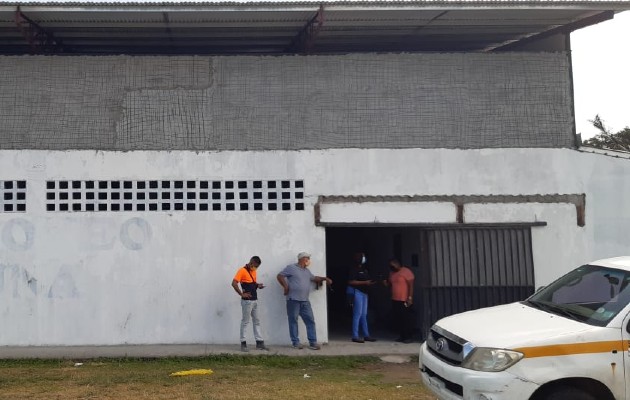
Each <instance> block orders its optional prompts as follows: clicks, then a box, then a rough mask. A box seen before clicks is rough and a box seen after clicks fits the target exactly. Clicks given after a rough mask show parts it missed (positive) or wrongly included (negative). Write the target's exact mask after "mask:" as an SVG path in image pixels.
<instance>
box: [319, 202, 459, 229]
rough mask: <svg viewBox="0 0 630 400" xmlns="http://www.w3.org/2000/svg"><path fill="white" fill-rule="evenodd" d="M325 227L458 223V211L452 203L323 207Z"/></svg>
mask: <svg viewBox="0 0 630 400" xmlns="http://www.w3.org/2000/svg"><path fill="white" fill-rule="evenodd" d="M320 210H321V218H320V222H322V223H356V222H361V223H375V224H376V223H381V224H383V223H390V224H391V223H401V224H406V223H407V224H413V223H455V221H456V215H457V209H456V207H455V205H454V204H453V203H440V202H434V201H427V202H408V203H407V202H388V201H384V202H365V203H324V204H322V205H321V208H320Z"/></svg>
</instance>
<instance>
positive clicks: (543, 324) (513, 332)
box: [436, 303, 597, 349]
mask: <svg viewBox="0 0 630 400" xmlns="http://www.w3.org/2000/svg"><path fill="white" fill-rule="evenodd" d="M436 325H438V326H439V327H440V328H442V329H445V330H447V331H449V332H451V333H453V334H455V335H457V336H459V337H460V338H462V339H464V340H466V341H468V342H470V343H472V344H473V345H475V346H476V347H498V348H504V349H514V348H518V347H527V346H529V345H534V344H538V343H540V342H541V341H545V340H551V339H560V338H561V337H562V336H564V335H571V336H575V334H576V333H580V332H586V331H590V330H594V329H597V327H594V326H591V325H588V324H584V323H582V322H578V321H573V320H571V319H568V318H565V317H561V316H559V315H555V314H551V313H547V312H545V311H542V310H538V309H535V308H532V307H529V306H526V305H523V304H521V303H512V304H506V305H501V306H496V307H489V308H482V309H479V310H474V311H468V312H465V313H462V314H457V315H453V316H450V317H446V318H443V319H441V320H439V321H438V322H437V323H436Z"/></svg>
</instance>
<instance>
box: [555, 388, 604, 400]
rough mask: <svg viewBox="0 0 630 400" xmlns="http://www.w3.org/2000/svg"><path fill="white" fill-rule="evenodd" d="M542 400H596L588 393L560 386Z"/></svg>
mask: <svg viewBox="0 0 630 400" xmlns="http://www.w3.org/2000/svg"><path fill="white" fill-rule="evenodd" d="M544 400H597V399H596V398H595V397H593V396H592V395H591V394H590V393H587V392H584V391H582V390H580V389H576V388H574V387H569V386H561V387H559V388H557V389H555V390H554V391H553V392H551V393H550V394H549V395H547V396H546V397H545V398H544Z"/></svg>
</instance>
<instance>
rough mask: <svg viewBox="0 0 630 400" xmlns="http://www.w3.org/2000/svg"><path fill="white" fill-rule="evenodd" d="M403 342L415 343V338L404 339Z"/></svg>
mask: <svg viewBox="0 0 630 400" xmlns="http://www.w3.org/2000/svg"><path fill="white" fill-rule="evenodd" d="M402 342H403V343H404V344H409V343H413V339H404V340H403V341H402Z"/></svg>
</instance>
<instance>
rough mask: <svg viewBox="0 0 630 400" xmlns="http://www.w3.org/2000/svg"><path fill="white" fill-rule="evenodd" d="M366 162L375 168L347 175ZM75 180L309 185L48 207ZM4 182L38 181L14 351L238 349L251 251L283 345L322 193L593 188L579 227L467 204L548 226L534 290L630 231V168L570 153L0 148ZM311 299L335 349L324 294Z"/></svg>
mask: <svg viewBox="0 0 630 400" xmlns="http://www.w3.org/2000/svg"><path fill="white" fill-rule="evenodd" d="M359 163H361V164H362V165H363V171H364V173H362V174H356V173H354V172H353V171H352V170H348V169H347V166H349V165H357V164H359ZM64 178H66V179H131V180H134V179H147V180H148V179H223V180H225V179H303V180H304V184H305V193H306V199H305V203H306V211H291V212H253V211H250V212H244V211H243V212H241V211H238V212H231V213H229V212H198V211H197V212H171V213H165V212H119V213H111V212H107V213H51V212H46V211H45V181H46V180H53V179H64ZM0 179H2V180H7V179H26V180H27V181H28V191H27V200H28V202H27V212H26V213H0V268H1V273H0V326H1V327H2V329H0V345H11V346H15V345H24V346H26V345H108V344H159V343H168V344H186V343H217V344H221V343H233V342H235V341H236V340H238V329H239V320H240V307H239V299H238V297H237V296H236V294H235V293H234V292H233V290H232V288H231V287H230V282H231V279H232V277H233V275H234V273H235V271H236V269H237V268H238V267H239V266H241V265H243V264H244V263H245V262H246V261H247V260H248V258H249V257H250V256H251V255H254V254H257V255H259V256H260V257H261V258H262V260H263V264H262V267H261V269H260V271H259V280H260V281H261V282H264V283H266V284H267V285H268V287H267V288H266V289H264V290H262V291H261V293H260V305H261V314H262V323H263V331H264V333H265V336H266V338H267V341H268V342H269V343H271V344H279V343H282V344H285V343H288V341H289V339H288V328H287V322H286V316H285V307H284V299H283V296H282V294H281V291H280V287H279V285H278V284H277V283H276V282H275V275H276V274H277V273H278V272H279V271H280V270H281V269H282V268H283V267H284V266H285V265H286V264H288V263H290V262H293V261H294V258H295V255H296V254H297V253H298V252H299V251H303V250H307V251H310V252H312V254H313V263H312V269H313V272H314V273H316V274H324V272H325V265H324V263H325V254H324V252H325V229H324V228H320V227H316V226H315V225H314V215H313V205H314V204H315V203H316V201H317V198H318V196H320V195H325V196H333V195H337V196H339V195H366V196H381V195H401V196H405V195H409V196H411V195H432V194H433V195H451V194H452V195H493V194H509V195H518V194H554V193H560V194H573V193H585V194H586V226H584V227H578V226H577V223H576V214H575V207H574V206H573V205H569V204H521V205H519V204H509V205H497V204H490V205H483V204H482V205H478V206H476V205H475V206H473V205H467V209H466V210H467V211H466V220H467V221H468V222H474V221H478V222H505V221H512V222H516V221H518V220H520V219H523V220H525V221H526V222H531V220H532V219H535V220H540V221H546V222H547V224H548V225H547V226H546V227H536V228H532V236H533V251H534V265H535V273H536V284H537V285H541V284H545V283H548V282H549V280H551V279H553V278H554V277H556V276H558V275H560V274H561V273H563V272H565V271H567V270H569V269H571V268H573V267H574V266H576V265H577V264H580V263H582V262H587V261H590V260H594V259H598V258H605V257H610V256H616V255H621V254H624V253H627V252H628V250H627V238H628V237H629V236H630V208H629V207H628V206H627V204H628V203H629V202H628V199H629V198H630V162H629V161H628V160H626V159H616V158H612V157H607V156H603V155H599V154H586V153H580V152H577V151H572V150H566V149H555V150H554V149H497V150H444V149H435V150H423V149H409V150H358V149H348V150H316V151H315V150H313V151H295V152H278V151H268V152H203V153H195V152H176V151H174V152H93V151H69V152H46V151H0ZM431 207H433V206H432V205H429V208H427V209H422V210H419V211H418V212H420V213H421V215H423V216H424V217H427V216H429V215H430V214H431V213H430V212H428V211H431V210H435V209H434V208H431ZM438 211H439V210H438ZM134 218H137V219H135V220H134ZM442 218H443V215H442V214H441V213H440V212H436V214H435V219H442ZM423 219H424V218H423ZM130 220H132V222H129V221H130ZM134 221H135V222H134ZM138 221H145V222H146V226H147V227H149V229H145V230H142V229H139V228H140V225H138V224H137V223H136V222H138ZM427 222H429V221H427ZM121 229H122V231H121ZM149 232H150V234H149ZM125 245H127V247H126V246H125ZM134 245H135V247H139V248H137V249H136V250H133V249H131V248H134ZM311 300H312V302H313V305H314V309H315V314H316V315H315V317H316V320H317V324H318V334H319V339H320V340H321V341H326V340H327V339H328V338H327V325H326V299H325V291H323V290H319V291H314V292H313V293H312V295H311ZM302 336H303V337H304V334H302ZM303 340H305V338H303Z"/></svg>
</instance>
